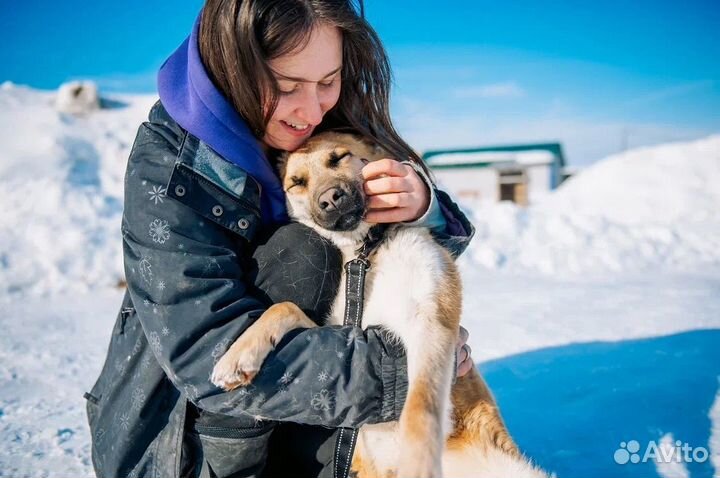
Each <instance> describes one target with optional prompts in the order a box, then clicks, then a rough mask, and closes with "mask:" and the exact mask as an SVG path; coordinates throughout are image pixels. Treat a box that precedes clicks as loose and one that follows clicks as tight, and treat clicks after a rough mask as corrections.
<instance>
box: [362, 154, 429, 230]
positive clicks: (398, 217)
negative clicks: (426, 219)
mask: <svg viewBox="0 0 720 478" xmlns="http://www.w3.org/2000/svg"><path fill="white" fill-rule="evenodd" d="M362 174H363V178H364V179H365V185H364V189H365V194H366V195H367V197H368V214H367V215H366V216H365V220H366V221H367V222H371V223H389V222H407V221H414V220H416V219H417V218H419V217H420V216H422V215H423V214H424V212H425V211H426V210H427V208H428V205H429V203H430V190H429V189H428V187H427V186H426V185H425V182H424V181H423V180H422V179H421V178H420V177H419V176H418V173H416V172H415V170H414V169H413V168H412V167H411V166H409V165H407V164H402V163H400V162H398V161H395V160H393V159H381V160H379V161H373V162H371V163H368V164H366V165H365V167H363V170H362Z"/></svg>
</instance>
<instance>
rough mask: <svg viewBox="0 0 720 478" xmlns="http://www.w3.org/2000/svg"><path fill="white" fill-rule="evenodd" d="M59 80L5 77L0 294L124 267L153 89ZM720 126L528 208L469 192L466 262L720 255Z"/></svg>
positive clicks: (625, 261)
mask: <svg viewBox="0 0 720 478" xmlns="http://www.w3.org/2000/svg"><path fill="white" fill-rule="evenodd" d="M53 99H54V93H53V92H43V91H38V90H32V89H29V88H25V87H19V86H16V85H13V84H11V83H4V84H3V85H2V86H0V142H1V144H2V145H3V147H2V148H1V149H0V197H2V206H3V207H2V208H0V298H2V297H5V298H7V297H9V296H11V295H17V294H20V295H25V294H33V295H46V294H52V293H58V292H63V291H73V290H75V291H87V290H93V289H95V288H97V287H109V286H113V285H115V284H117V283H118V282H119V281H121V280H122V278H123V271H122V258H121V239H120V218H121V214H122V186H123V175H124V170H125V163H126V160H127V156H128V154H129V151H130V148H131V146H132V141H133V138H134V136H135V132H136V130H137V127H138V125H139V124H140V123H141V122H142V121H144V120H145V118H146V116H147V112H148V111H149V109H150V106H151V105H152V103H153V102H154V101H155V99H156V98H155V97H154V96H150V95H147V96H140V95H134V96H121V97H119V98H117V99H114V100H111V101H110V100H101V102H102V103H103V104H105V105H111V107H110V108H107V107H106V108H105V109H101V110H97V111H94V112H92V113H90V114H87V115H84V116H80V117H77V116H72V115H66V114H63V113H59V112H57V111H56V110H55V109H54V107H53ZM719 183H720V136H713V137H710V138H706V139H703V140H699V141H696V142H692V143H678V144H669V145H664V146H659V147H653V148H642V149H637V150H633V151H628V152H626V153H624V154H621V155H618V156H613V157H609V158H607V159H605V160H603V161H600V162H598V163H596V164H595V165H593V166H592V167H590V168H588V169H587V170H586V171H584V172H582V173H581V174H580V175H579V176H577V177H575V178H573V179H571V180H570V181H568V182H567V183H566V184H564V185H563V186H562V187H561V188H560V189H559V190H558V191H556V192H555V193H553V194H551V195H549V196H548V197H547V198H546V199H545V200H544V201H543V202H541V203H538V204H536V205H533V206H532V207H529V208H527V209H523V208H519V207H517V206H515V205H513V204H509V203H501V204H497V205H491V206H483V207H480V206H477V207H476V206H475V205H473V204H465V205H464V207H465V208H466V210H467V211H468V213H470V214H471V216H472V218H473V221H474V223H475V225H476V226H477V231H478V232H477V236H476V238H475V239H474V241H473V243H472V245H471V247H470V251H469V253H468V254H467V255H466V256H465V257H464V258H463V261H465V263H466V265H467V263H468V262H469V263H470V265H471V266H473V267H474V266H476V265H477V266H480V267H484V268H488V269H502V270H533V271H539V272H542V273H546V274H561V275H562V274H588V273H600V272H607V271H634V270H643V269H664V270H667V269H677V270H698V269H699V268H702V267H704V266H705V265H717V264H720V188H718V187H717V184H719Z"/></svg>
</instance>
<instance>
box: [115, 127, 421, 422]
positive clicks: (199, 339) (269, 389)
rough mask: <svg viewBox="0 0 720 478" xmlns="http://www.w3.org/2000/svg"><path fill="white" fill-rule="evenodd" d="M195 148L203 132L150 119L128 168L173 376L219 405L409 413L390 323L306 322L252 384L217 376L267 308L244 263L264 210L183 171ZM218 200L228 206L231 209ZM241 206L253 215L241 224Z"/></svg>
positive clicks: (126, 229)
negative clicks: (221, 381)
mask: <svg viewBox="0 0 720 478" xmlns="http://www.w3.org/2000/svg"><path fill="white" fill-rule="evenodd" d="M193 148H195V149H197V140H196V139H195V140H194V143H193V137H191V136H189V135H185V136H182V137H180V135H177V132H176V131H172V127H168V126H163V125H161V124H146V125H145V126H143V127H141V130H140V131H139V133H138V140H136V144H135V146H134V148H133V152H132V153H131V156H130V160H129V164H128V174H127V176H126V197H125V211H124V216H123V239H124V258H125V269H126V279H127V283H128V289H129V291H130V295H131V297H132V300H133V304H134V305H135V308H136V311H137V316H138V318H139V321H140V323H141V325H142V327H143V330H144V332H145V335H146V336H147V337H148V342H149V345H150V346H151V348H152V349H153V352H154V355H155V357H156V358H157V360H158V362H159V363H160V365H161V367H162V368H163V370H164V371H165V373H166V374H167V376H168V377H169V379H170V380H171V381H172V382H173V384H174V385H175V386H176V387H177V388H178V389H180V390H182V391H184V392H185V393H186V395H187V396H188V398H189V399H190V400H191V401H192V402H193V403H195V404H196V405H197V406H198V407H199V408H202V409H205V410H208V411H210V412H212V413H219V414H227V415H250V416H254V417H256V418H258V419H260V418H262V419H270V420H280V421H293V422H297V423H306V424H313V425H323V426H328V427H339V426H343V427H357V426H359V425H362V424H364V423H371V422H379V421H387V420H392V419H397V417H398V415H399V411H400V409H401V407H402V403H403V402H404V398H405V392H406V389H407V371H406V370H407V367H406V364H405V357H404V351H403V349H402V348H401V347H393V346H391V345H389V343H388V340H386V338H385V337H384V335H383V334H382V332H381V331H380V330H379V329H368V330H366V331H362V330H361V329H359V328H353V327H318V328H315V329H311V330H304V331H296V332H294V333H291V334H289V335H288V337H287V338H286V339H285V340H283V342H282V343H280V344H278V347H277V349H276V350H275V351H274V352H273V354H271V356H270V357H269V358H268V360H267V362H266V364H265V366H264V367H263V369H262V371H261V373H260V374H258V376H257V377H256V378H255V380H254V382H253V384H252V385H250V386H248V387H244V388H240V389H237V390H235V391H232V392H227V393H225V392H223V391H222V390H220V389H219V388H217V387H215V386H214V385H212V384H211V382H210V374H211V372H212V368H213V365H214V363H215V362H216V361H217V360H218V359H219V357H220V356H222V354H223V353H224V352H225V350H226V349H227V348H228V347H229V345H230V344H231V343H232V342H233V341H234V340H235V339H236V338H237V337H238V336H239V335H240V334H241V333H242V332H243V331H244V330H245V329H247V327H249V326H250V325H251V324H252V323H253V322H254V321H255V320H256V319H257V318H258V317H259V316H260V315H261V314H262V312H263V311H264V305H263V303H261V301H260V300H258V299H257V298H255V297H253V296H252V295H251V294H250V293H249V291H248V285H247V278H246V270H245V268H244V266H243V263H244V262H245V260H246V259H247V257H249V249H250V244H249V241H250V240H251V239H252V237H251V233H250V232H249V231H252V230H254V229H255V228H256V224H253V222H255V221H259V218H258V217H256V213H254V212H253V211H251V210H249V209H244V207H245V205H247V203H246V202H245V200H244V198H242V197H235V196H233V195H232V194H230V193H229V192H227V191H223V190H222V188H218V187H217V185H214V184H213V183H212V182H210V181H208V180H207V178H206V177H203V176H201V175H193V173H192V171H191V170H188V169H187V168H185V169H183V168H179V166H178V164H179V161H177V160H178V158H181V157H182V156H184V155H192V154H196V151H193ZM206 159H207V158H205V160H206ZM181 173H182V174H181ZM237 173H238V174H242V170H240V169H238V171H237ZM178 174H181V176H180V179H178V178H177V177H176V175H178ZM180 180H182V181H184V183H183V184H184V188H183V189H181V190H179V189H177V183H178V182H179V181H180ZM165 188H167V191H166V193H167V194H160V197H159V199H156V198H157V197H158V194H157V192H158V191H162V190H165ZM153 191H155V192H156V194H154V195H153V193H152V192H153ZM178 192H180V193H182V195H181V196H182V197H179V196H178ZM173 195H174V196H175V198H174V197H171V196H173ZM215 206H222V207H223V208H224V213H223V214H221V215H220V217H215V213H218V212H220V210H219V209H217V208H216V207H215ZM205 209H207V210H205ZM231 212H232V213H233V214H236V216H235V217H237V216H241V217H242V218H245V219H246V220H248V218H249V221H250V222H249V223H247V224H243V226H244V228H241V229H238V228H237V227H235V225H236V224H237V220H236V219H233V220H230V213H231ZM253 214H255V216H253Z"/></svg>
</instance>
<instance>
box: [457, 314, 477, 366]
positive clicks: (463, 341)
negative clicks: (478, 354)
mask: <svg viewBox="0 0 720 478" xmlns="http://www.w3.org/2000/svg"><path fill="white" fill-rule="evenodd" d="M469 337H470V333H469V332H468V331H467V329H466V328H465V327H463V326H462V325H461V326H460V331H459V333H458V342H457V376H458V377H462V376H463V375H465V374H466V373H468V372H469V371H470V370H472V368H473V367H474V366H475V364H474V363H473V360H472V349H471V348H470V345H468V343H467V340H468V338H469Z"/></svg>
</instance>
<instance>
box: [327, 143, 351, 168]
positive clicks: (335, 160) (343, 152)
mask: <svg viewBox="0 0 720 478" xmlns="http://www.w3.org/2000/svg"><path fill="white" fill-rule="evenodd" d="M346 156H350V151H349V150H347V149H344V148H342V149H336V150H335V151H333V152H332V153H330V157H329V158H328V161H327V167H328V168H330V169H335V168H337V167H338V165H339V164H340V160H341V159H343V158H345V157H346Z"/></svg>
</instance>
